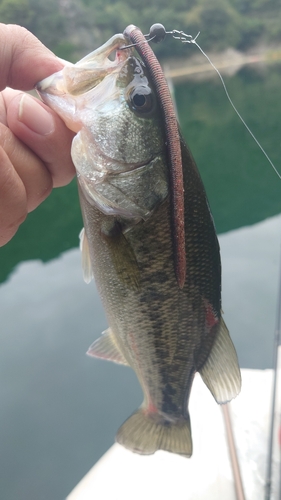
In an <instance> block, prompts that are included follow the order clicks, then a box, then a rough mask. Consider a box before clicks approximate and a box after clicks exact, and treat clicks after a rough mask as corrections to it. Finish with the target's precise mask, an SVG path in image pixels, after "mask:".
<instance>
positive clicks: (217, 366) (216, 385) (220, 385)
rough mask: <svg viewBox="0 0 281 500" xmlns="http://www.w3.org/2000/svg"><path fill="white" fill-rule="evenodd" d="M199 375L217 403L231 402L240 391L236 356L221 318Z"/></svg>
mask: <svg viewBox="0 0 281 500" xmlns="http://www.w3.org/2000/svg"><path fill="white" fill-rule="evenodd" d="M199 373H200V375H201V377H202V379H203V381H204V382H205V384H206V386H207V387H208V389H209V390H210V391H211V393H212V395H213V396H214V398H215V400H216V401H217V403H227V402H228V401H231V399H233V398H235V397H236V396H237V395H238V394H239V392H240V390H241V373H240V369H239V365H238V359H237V354H236V351H235V347H234V345H233V343H232V340H231V338H230V336H229V333H228V329H227V327H226V325H225V323H224V321H223V319H222V318H221V320H220V325H219V329H218V333H217V336H216V339H215V342H214V345H213V347H212V350H211V352H210V354H209V357H208V359H207V361H206V363H205V364H204V366H203V368H201V370H199Z"/></svg>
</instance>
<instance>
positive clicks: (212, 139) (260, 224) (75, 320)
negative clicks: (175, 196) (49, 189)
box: [0, 66, 281, 500]
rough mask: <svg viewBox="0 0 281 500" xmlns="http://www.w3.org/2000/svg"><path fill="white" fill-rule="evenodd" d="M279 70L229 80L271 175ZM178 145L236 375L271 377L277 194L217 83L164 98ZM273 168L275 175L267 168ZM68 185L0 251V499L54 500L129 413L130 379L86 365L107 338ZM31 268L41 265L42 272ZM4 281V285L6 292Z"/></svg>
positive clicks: (279, 221) (137, 394)
mask: <svg viewBox="0 0 281 500" xmlns="http://www.w3.org/2000/svg"><path fill="white" fill-rule="evenodd" d="M279 82H280V68H279V67H272V66H270V67H268V68H267V69H266V70H265V71H261V72H259V73H253V72H250V71H249V70H248V69H247V70H243V71H241V72H240V73H239V74H238V75H236V76H235V77H233V78H231V79H229V80H227V85H228V88H229V91H230V93H231V95H232V97H233V100H234V102H235V104H236V105H237V107H238V108H239V110H240V111H241V113H242V115H243V117H244V118H245V119H246V120H247V121H248V123H249V125H250V126H251V127H252V129H253V131H254V133H255V134H256V135H257V137H258V138H259V139H260V140H261V142H262V144H263V146H264V147H265V149H266V150H267V152H268V153H269V154H270V156H271V157H272V160H273V161H274V162H276V164H277V166H278V162H279V158H278V156H280V138H279V136H278V134H279V130H280V127H279V117H280V112H279V107H281V103H279V101H280V100H279ZM176 97H177V101H178V108H179V114H180V121H181V123H182V127H183V132H184V135H185V137H186V139H187V141H188V143H189V146H190V148H191V150H192V152H193V155H194V157H195V158H196V161H197V164H198V166H199V168H200V171H201V173H202V177H203V180H204V183H205V186H206V190H207V192H208V196H209V199H210V203H211V207H212V211H213V214H214V218H215V222H216V226H217V229H218V232H219V233H223V234H221V235H220V244H221V251H222V262H223V310H224V314H225V321H226V323H227V325H228V327H229V329H230V331H231V335H232V338H233V340H234V343H235V345H236V347H237V351H238V356H239V360H240V363H241V366H242V367H249V368H267V367H270V366H271V361H272V345H273V332H274V322H275V308H276V298H277V287H278V282H277V281H278V263H279V250H280V241H281V216H280V215H278V214H280V213H281V209H280V198H281V197H280V192H281V182H280V181H279V180H278V178H277V177H276V176H275V174H274V172H273V171H272V170H271V168H270V166H269V165H268V164H267V163H266V160H265V159H264V158H263V156H262V154H261V152H259V150H258V149H257V147H256V145H255V144H254V143H253V142H252V140H251V139H250V137H249V136H248V134H247V132H246V131H245V130H244V129H243V126H242V125H241V124H240V123H239V121H238V118H237V117H236V116H235V115H234V112H233V111H232V110H231V108H230V106H229V105H228V104H227V102H226V98H225V96H224V94H223V91H222V89H221V86H220V84H219V82H218V83H217V82H216V80H214V81H211V82H210V81H209V82H202V83H192V82H188V83H185V84H182V85H180V86H178V87H177V88H176ZM279 164H280V168H281V162H279ZM80 228H81V216H80V212H79V207H78V201H77V193H76V186H75V184H74V183H72V184H71V185H70V186H68V187H67V188H64V189H60V190H55V191H54V193H53V194H52V196H51V197H50V198H49V200H47V201H46V202H45V203H44V204H43V205H42V206H41V207H40V208H39V209H38V210H36V211H35V212H34V213H32V214H30V216H29V217H28V219H27V221H26V222H25V223H24V224H23V226H22V227H21V229H20V230H19V232H18V234H17V235H16V236H15V238H14V239H13V240H12V241H11V242H10V243H9V244H8V245H6V246H5V247H3V248H2V249H0V262H1V269H0V272H1V279H2V281H3V283H2V285H0V304H1V306H0V315H1V333H0V343H1V349H0V394H1V407H0V421H1V427H0V450H1V453H0V476H2V477H0V498H1V499H2V498H3V500H14V499H15V498H17V500H25V499H26V498H28V499H29V500H38V499H40V500H49V499H50V498H51V499H52V500H61V499H62V498H64V497H65V496H66V495H67V493H69V491H70V490H71V489H72V488H73V487H74V486H75V484H76V483H77V482H78V481H79V480H80V479H81V477H82V476H83V475H84V474H85V473H86V472H87V471H88V469H89V468H90V467H91V466H92V465H93V464H94V463H95V461H96V460H98V458H99V457H100V456H101V455H102V454H103V453H104V452H105V451H106V450H107V449H108V447H109V446H110V445H111V444H112V443H113V440H114V434H115V432H116V430H117V428H118V426H119V425H120V424H121V423H122V422H123V421H124V420H125V419H126V418H127V417H128V416H129V415H130V413H131V412H132V411H133V410H134V409H135V408H136V407H137V406H138V405H139V404H140V402H141V398H142V396H141V390H140V388H139V386H138V382H137V381H136V378H135V376H134V374H133V372H132V371H131V370H130V369H128V368H125V367H120V366H117V365H114V364H112V363H106V362H102V361H99V360H92V359H90V358H88V357H86V356H85V351H86V350H87V348H88V346H89V345H90V344H91V343H92V342H93V341H94V340H95V339H96V338H97V337H98V336H99V335H100V333H101V331H102V330H104V329H105V328H106V327H107V324H106V320H105V317H104V313H103V310H102V306H101V303H100V300H99V298H98V295H97V292H96V289H95V286H94V284H90V285H86V284H85V283H84V282H83V281H82V272H81V266H80V255H79V251H78V249H77V246H78V232H79V230H80ZM42 261H43V262H42ZM5 280H6V281H5Z"/></svg>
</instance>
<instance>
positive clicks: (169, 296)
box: [37, 35, 241, 457]
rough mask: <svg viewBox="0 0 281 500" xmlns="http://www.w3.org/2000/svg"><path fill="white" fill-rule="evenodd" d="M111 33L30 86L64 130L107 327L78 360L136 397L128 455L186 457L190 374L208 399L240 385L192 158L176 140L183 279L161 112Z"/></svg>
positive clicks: (87, 264) (84, 242)
mask: <svg viewBox="0 0 281 500" xmlns="http://www.w3.org/2000/svg"><path fill="white" fill-rule="evenodd" d="M126 45H128V40H127V39H126V37H124V35H115V36H114V37H112V38H111V39H110V40H109V41H108V42H107V43H106V44H104V45H103V46H102V47H100V48H98V49H97V50H95V51H94V52H92V53H91V54H89V55H88V56H86V57H85V58H84V59H82V60H81V61H79V62H78V63H77V64H75V65H70V66H66V67H65V68H64V69H63V70H62V71H60V72H58V73H55V74H54V75H51V76H50V77H49V78H47V79H45V80H43V81H42V82H40V83H39V84H38V86H37V89H38V91H39V93H40V95H41V97H42V99H43V101H44V102H45V103H47V104H48V105H49V106H50V107H51V108H53V109H54V110H55V111H56V112H57V113H58V114H59V115H60V116H61V118H62V119H63V120H64V121H65V123H66V125H67V126H68V127H69V128H70V129H72V130H73V131H75V132H76V136H75V137H74V139H73V143H72V158H73V161H74V164H75V166H76V169H77V179H78V187H79V196H80V203H81V209H82V214H83V220H84V230H83V231H82V233H81V249H82V263H83V271H84V278H85V280H86V281H87V282H89V281H90V280H91V278H92V277H93V275H94V277H95V281H96V284H97V287H98V290H99V293H100V295H101V298H102V301H103V304H104V308H105V311H106V315H107V319H108V324H109V328H108V330H106V331H105V332H103V334H102V336H101V337H100V338H99V339H98V340H97V341H95V342H94V343H93V344H92V346H91V347H90V349H89V354H91V355H92V356H95V357H99V358H104V359H108V360H112V361H115V362H117V363H121V364H124V365H128V366H130V367H131V368H133V370H134V371H135V372H136V374H137V377H138V379H139V382H140V384H141V387H142V389H143V393H144V401H143V404H142V405H141V407H140V408H139V409H138V410H137V411H136V412H135V413H134V414H133V415H132V416H131V417H130V418H129V419H128V420H127V421H126V422H125V423H124V424H123V425H122V426H121V428H120V429H119V431H118V433H117V438H116V439H117V441H118V442H119V443H121V444H122V445H124V446H125V447H126V448H129V449H130V450H132V451H135V452H138V453H141V454H151V453H154V452H155V451H156V450H158V449H163V450H167V451H170V452H174V453H178V454H180V455H184V456H187V457H189V456H191V454H192V438H191V428H190V418H189V412H188V400H189V395H190V391H191V386H192V382H193V378H194V375H195V373H196V372H197V371H198V372H199V373H200V374H201V377H202V379H203V380H204V382H205V384H206V385H207V387H208V388H209V389H210V391H211V393H212V394H213V396H214V398H215V400H216V401H217V402H218V403H225V402H227V401H229V400H231V399H232V398H233V397H235V396H236V395H237V394H238V393H239V391H240V386H241V378H240V370H239V367H238V362H237V356H236V352H235V348H234V346H233V343H232V341H231V339H230V336H229V333H228V330H227V327H226V325H225V323H224V321H223V319H222V315H221V263H220V252H219V244H218V240H217V237H216V232H215V228H214V224H213V219H212V216H211V213H210V209H209V205H208V201H207V198H206V194H205V190H204V186H203V184H202V181H201V178H200V175H199V173H198V170H197V168H196V165H195V162H194V160H193V158H192V156H191V153H190V152H189V150H188V148H187V146H186V145H185V143H184V141H183V139H182V138H181V139H180V142H181V155H182V165H183V183H184V226H185V262H184V267H185V269H186V276H185V278H184V281H183V283H182V284H181V285H179V280H178V279H177V276H176V273H175V262H174V260H175V241H174V240H175V238H173V225H172V224H171V211H172V206H171V205H172V201H171V200H172V194H171V182H170V175H169V162H168V160H167V137H166V132H165V129H164V127H163V110H161V109H160V108H161V106H160V104H159V98H158V96H157V92H156V90H155V87H154V84H153V82H152V79H151V74H150V72H149V70H148V69H147V68H146V67H145V65H144V63H143V61H141V60H140V59H139V58H138V57H136V56H135V55H134V50H133V48H130V47H129V48H125V49H124V50H123V47H124V46H126Z"/></svg>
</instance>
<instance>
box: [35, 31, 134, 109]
mask: <svg viewBox="0 0 281 500" xmlns="http://www.w3.org/2000/svg"><path fill="white" fill-rule="evenodd" d="M125 46H126V39H125V37H124V36H123V35H122V34H117V35H114V36H113V37H111V38H110V39H109V40H108V41H107V42H106V43H104V44H103V45H102V46H101V47H99V48H97V49H96V50H94V51H93V52H91V53H90V54H88V55H87V56H86V57H84V58H83V59H81V60H80V61H78V62H77V63H76V64H71V63H67V64H66V65H65V66H64V68H63V69H62V70H61V71H58V72H57V73H54V74H53V75H50V76H49V77H47V78H45V79H44V80H42V81H41V82H39V83H37V85H36V87H35V88H36V90H37V92H38V93H39V94H40V95H41V96H42V98H43V100H44V96H46V95H48V94H50V95H66V94H69V95H71V96H73V97H75V96H78V95H81V94H84V93H85V92H87V91H88V90H91V89H93V88H94V87H96V86H97V85H98V84H99V83H100V82H101V81H102V80H103V79H104V78H105V77H106V76H107V75H109V74H110V73H113V72H115V71H118V70H119V68H120V65H122V64H123V63H124V61H126V59H127V58H128V56H129V55H130V54H131V53H132V49H130V48H129V49H123V48H122V47H125ZM114 55H115V57H113V56H114Z"/></svg>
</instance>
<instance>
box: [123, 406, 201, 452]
mask: <svg viewBox="0 0 281 500" xmlns="http://www.w3.org/2000/svg"><path fill="white" fill-rule="evenodd" d="M116 441H117V442H118V443H119V444H121V445H123V446H124V447H125V448H128V449H129V450H131V451H134V452H136V453H140V454H141V455H151V454H153V453H155V451H157V450H166V451H170V452H172V453H177V454H179V455H183V456H185V457H190V456H191V455H192V438H191V428H190V420H189V417H188V416H187V417H186V418H184V417H181V418H174V419H171V418H169V416H167V418H165V415H161V414H159V413H153V414H151V413H148V412H147V410H146V409H145V408H140V409H138V410H137V411H136V412H135V413H133V415H131V417H129V418H128V419H127V420H126V422H124V424H123V425H122V426H121V427H120V429H119V430H118V433H117V436H116Z"/></svg>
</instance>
